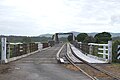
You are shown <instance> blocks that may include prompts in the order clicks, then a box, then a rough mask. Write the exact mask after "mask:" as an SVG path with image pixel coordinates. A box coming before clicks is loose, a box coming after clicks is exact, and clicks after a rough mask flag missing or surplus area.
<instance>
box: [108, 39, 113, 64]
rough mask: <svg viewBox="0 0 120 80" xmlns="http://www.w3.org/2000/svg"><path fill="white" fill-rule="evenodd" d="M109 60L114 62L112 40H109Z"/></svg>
mask: <svg viewBox="0 0 120 80" xmlns="http://www.w3.org/2000/svg"><path fill="white" fill-rule="evenodd" d="M108 61H109V62H110V63H111V62H112V41H108Z"/></svg>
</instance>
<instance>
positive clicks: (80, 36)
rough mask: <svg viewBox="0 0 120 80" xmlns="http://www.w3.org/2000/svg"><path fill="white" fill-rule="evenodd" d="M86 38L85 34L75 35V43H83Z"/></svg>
mask: <svg viewBox="0 0 120 80" xmlns="http://www.w3.org/2000/svg"><path fill="white" fill-rule="evenodd" d="M86 37H88V34H87V33H80V34H78V35H77V41H78V42H83V41H84V39H85V38H86Z"/></svg>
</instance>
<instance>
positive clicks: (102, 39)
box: [77, 32, 112, 44]
mask: <svg viewBox="0 0 120 80" xmlns="http://www.w3.org/2000/svg"><path fill="white" fill-rule="evenodd" d="M111 39H112V38H111V34H110V33H109V32H102V33H98V34H96V35H95V36H94V37H93V36H88V34H87V33H80V34H78V35H77V41H78V42H84V43H94V42H96V43H104V44H105V43H108V41H109V40H111Z"/></svg>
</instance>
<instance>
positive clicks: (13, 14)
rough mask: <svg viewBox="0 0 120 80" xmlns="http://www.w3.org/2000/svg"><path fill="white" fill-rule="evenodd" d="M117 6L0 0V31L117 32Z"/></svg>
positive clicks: (94, 0) (113, 2)
mask: <svg viewBox="0 0 120 80" xmlns="http://www.w3.org/2000/svg"><path fill="white" fill-rule="evenodd" d="M119 5H120V1H119V0H109V1H108V0H107V1H106V0H99V1H98V0H0V30H2V31H1V32H0V34H16V35H19V34H21V35H39V34H43V33H55V32H69V31H79V32H97V31H104V30H106V31H110V32H116V29H114V27H119V26H118V25H119V24H120V17H119V15H120V11H119V10H120V6H119ZM113 24H114V25H113ZM116 24H117V25H116ZM117 31H118V32H119V29H118V30H117Z"/></svg>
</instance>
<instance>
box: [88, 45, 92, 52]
mask: <svg viewBox="0 0 120 80" xmlns="http://www.w3.org/2000/svg"><path fill="white" fill-rule="evenodd" d="M89 53H90V54H92V45H91V44H90V46H89Z"/></svg>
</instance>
